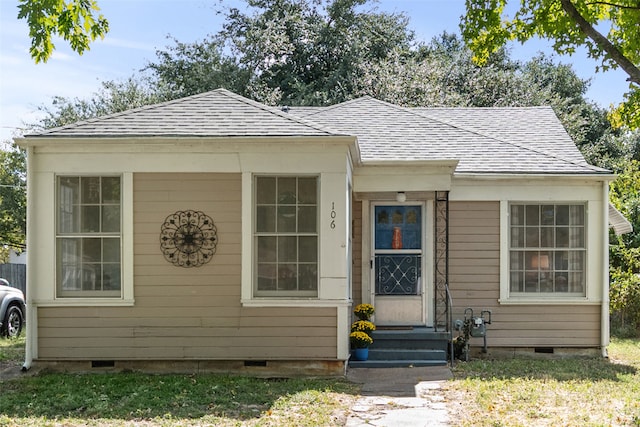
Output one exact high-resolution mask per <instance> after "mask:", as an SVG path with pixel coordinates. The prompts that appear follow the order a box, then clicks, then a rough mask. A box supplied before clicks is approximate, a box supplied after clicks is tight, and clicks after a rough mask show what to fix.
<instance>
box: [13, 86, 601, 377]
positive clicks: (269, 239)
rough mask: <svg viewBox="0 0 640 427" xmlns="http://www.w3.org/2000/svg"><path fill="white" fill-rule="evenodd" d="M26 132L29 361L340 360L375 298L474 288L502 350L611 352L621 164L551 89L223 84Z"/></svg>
mask: <svg viewBox="0 0 640 427" xmlns="http://www.w3.org/2000/svg"><path fill="white" fill-rule="evenodd" d="M18 143H19V144H20V145H21V146H22V147H25V148H26V149H27V150H28V248H29V251H28V275H27V277H28V298H29V301H28V306H29V313H28V322H27V340H28V341H27V355H26V361H25V368H27V369H28V368H29V367H30V366H31V365H32V363H34V364H42V365H47V366H52V367H55V366H58V367H64V368H68V367H75V368H81V369H84V368H87V369H90V368H92V367H93V368H104V367H107V368H114V369H119V368H121V369H138V368H140V369H147V370H154V369H158V370H162V369H168V370H173V371H199V372H202V371H216V370H234V371H246V372H270V373H283V374H295V373H305V374H341V373H343V372H344V369H345V366H346V364H347V362H348V360H349V356H350V349H349V339H348V335H349V327H350V324H351V322H352V320H353V319H352V310H353V306H354V304H357V303H360V302H368V303H371V304H374V306H375V308H376V313H375V319H374V320H375V323H376V325H378V326H379V327H385V326H386V327H388V329H389V330H390V331H394V329H396V328H397V329H403V328H407V329H408V328H433V329H435V330H437V331H451V329H452V324H451V323H452V322H451V321H452V319H456V318H458V319H459V318H462V317H463V316H464V313H465V309H466V308H472V309H474V310H477V311H478V312H479V311H480V310H491V312H492V323H491V325H490V326H489V327H488V348H489V351H495V352H499V351H502V350H508V351H511V352H512V351H531V352H533V351H538V350H539V351H544V352H549V351H580V352H584V351H587V352H593V353H597V354H600V353H602V354H605V352H606V347H607V345H608V341H609V336H608V246H607V245H608V238H607V236H608V220H609V212H608V209H609V205H608V202H607V200H608V197H607V192H608V183H609V181H610V180H611V179H613V175H612V174H611V173H610V172H609V171H606V170H603V169H600V168H597V167H594V166H592V165H589V164H588V163H587V162H586V161H585V160H584V158H583V157H582V155H581V154H580V152H579V151H578V150H577V148H576V146H575V145H574V143H573V142H572V140H571V139H570V137H569V136H568V134H567V133H566V132H565V130H564V129H563V127H562V125H561V124H560V122H559V121H558V119H557V117H556V116H555V115H554V113H553V111H552V110H551V109H550V108H547V107H533V108H402V107H399V106H396V105H392V104H388V103H385V102H381V101H378V100H376V99H372V98H369V97H364V98H360V99H356V100H353V101H348V102H344V103H341V104H338V105H333V106H328V107H291V108H282V109H280V108H272V107H268V106H265V105H262V104H260V103H257V102H254V101H251V100H249V99H245V98H243V97H241V96H238V95H236V94H234V93H231V92H229V91H226V90H223V89H218V90H214V91H211V92H207V93H202V94H199V95H195V96H191V97H187V98H184V99H179V100H175V101H170V102H166V103H162V104H158V105H152V106H147V107H143V108H138V109H134V110H130V111H126V112H123V113H118V114H112V115H109V116H105V117H101V118H98V119H93V120H88V121H84V122H78V123H75V124H72V125H68V126H64V127H60V128H55V129H50V130H46V131H42V132H39V133H35V134H31V135H27V136H26V137H24V138H21V139H20V140H19V141H18ZM472 345H473V346H478V345H481V341H478V340H477V339H475V340H474V341H473V342H472Z"/></svg>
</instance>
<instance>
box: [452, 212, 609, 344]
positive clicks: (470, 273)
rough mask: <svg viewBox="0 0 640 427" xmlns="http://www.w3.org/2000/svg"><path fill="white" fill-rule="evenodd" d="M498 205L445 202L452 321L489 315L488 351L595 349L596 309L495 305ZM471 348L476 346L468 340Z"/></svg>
mask: <svg viewBox="0 0 640 427" xmlns="http://www.w3.org/2000/svg"><path fill="white" fill-rule="evenodd" d="M499 208H500V204H499V202H455V201H452V202H450V206H449V251H450V259H449V286H450V287H451V292H452V296H453V305H454V310H453V314H454V316H453V317H454V319H462V318H463V317H464V309H465V308H466V307H470V308H472V309H473V310H474V314H475V315H476V316H478V315H480V311H481V310H484V309H488V310H491V311H492V320H493V323H492V324H491V325H488V326H487V331H488V333H487V343H488V345H489V346H490V347H598V346H599V345H600V307H599V306H598V305H561V304H535V305H505V304H500V303H499V302H498V299H499V298H500V209H499ZM473 344H478V345H480V344H482V340H481V339H474V341H473Z"/></svg>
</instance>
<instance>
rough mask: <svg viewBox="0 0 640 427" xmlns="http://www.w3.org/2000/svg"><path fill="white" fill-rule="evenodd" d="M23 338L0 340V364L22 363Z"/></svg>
mask: <svg viewBox="0 0 640 427" xmlns="http://www.w3.org/2000/svg"><path fill="white" fill-rule="evenodd" d="M24 345H25V336H24V334H22V336H20V337H18V338H9V339H8V338H0V363H3V364H5V365H16V364H18V365H19V364H22V362H23V361H24Z"/></svg>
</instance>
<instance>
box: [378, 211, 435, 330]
mask: <svg viewBox="0 0 640 427" xmlns="http://www.w3.org/2000/svg"><path fill="white" fill-rule="evenodd" d="M424 207H425V206H424V204H421V203H409V202H408V203H406V204H374V205H373V206H372V216H373V218H372V224H373V236H372V237H373V238H372V239H371V241H372V243H373V244H372V252H373V253H372V262H371V269H372V272H371V274H372V278H371V283H372V284H373V286H372V288H373V289H372V293H373V295H372V299H373V301H374V305H375V308H376V312H375V321H376V324H377V325H380V326H385V325H387V326H391V325H398V326H409V325H411V326H414V325H424V324H425V322H426V318H427V313H426V298H425V294H426V293H425V289H424V288H425V285H426V283H425V281H424V280H423V278H424V277H426V272H425V271H424V270H425V265H426V263H425V251H424V248H425V233H424V231H425V228H426V227H425V224H426V221H425V209H424Z"/></svg>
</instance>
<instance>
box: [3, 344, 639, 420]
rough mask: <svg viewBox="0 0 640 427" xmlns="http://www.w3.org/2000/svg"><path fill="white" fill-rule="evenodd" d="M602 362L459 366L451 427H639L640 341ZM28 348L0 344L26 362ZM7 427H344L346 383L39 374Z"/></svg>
mask: <svg viewBox="0 0 640 427" xmlns="http://www.w3.org/2000/svg"><path fill="white" fill-rule="evenodd" d="M609 353H610V360H606V359H601V358H584V359H578V358H574V359H562V360H534V359H527V358H520V359H510V360H499V361H493V360H492V361H489V360H476V361H471V362H468V363H463V362H459V363H458V364H457V365H456V368H455V370H454V377H455V378H454V379H453V380H451V381H449V382H448V383H446V384H445V385H444V390H443V392H444V393H445V397H446V399H447V401H448V403H449V408H450V411H451V418H452V423H451V425H453V426H568V427H571V426H576V427H577V426H580V427H582V426H640V340H637V339H636V340H620V339H615V340H613V342H612V344H611V347H610V350H609ZM23 357H24V339H21V340H17V341H15V340H0V363H2V364H3V365H4V366H6V364H7V363H11V362H13V363H14V364H16V363H20V361H21V359H22V358H23ZM0 386H1V387H2V394H1V395H0V426H61V425H62V426H65V427H75V426H136V427H151V426H161V427H176V426H203V425H216V426H290V425H295V426H339V425H343V424H344V421H345V419H346V416H347V415H348V408H349V407H350V405H352V404H353V403H354V402H355V400H356V399H357V397H358V388H357V386H355V385H353V384H350V383H348V382H346V381H343V380H326V379H325V380H321V379H289V380H282V379H256V378H247V377H238V376H224V375H142V374H136V373H121V374H91V375H74V374H39V375H36V376H26V377H22V378H18V379H13V380H8V381H4V382H3V383H2V384H0Z"/></svg>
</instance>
